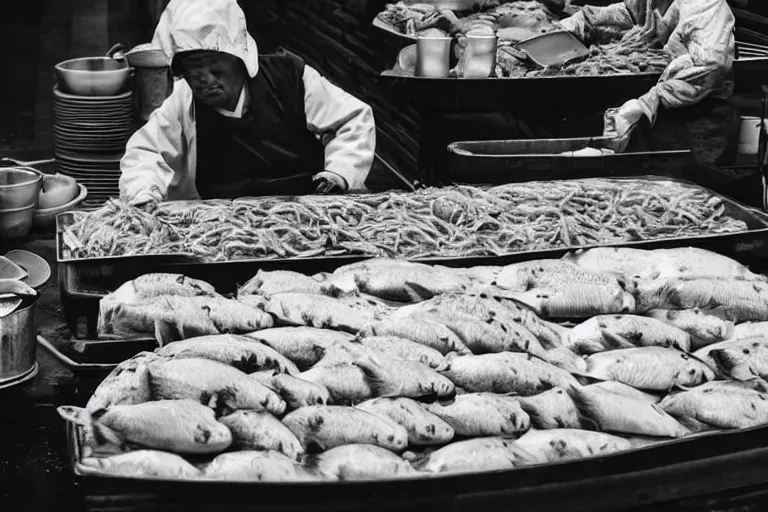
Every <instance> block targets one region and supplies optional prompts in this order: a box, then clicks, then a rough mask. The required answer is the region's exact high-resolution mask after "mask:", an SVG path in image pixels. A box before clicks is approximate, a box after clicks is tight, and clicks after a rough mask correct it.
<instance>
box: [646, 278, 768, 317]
mask: <svg viewBox="0 0 768 512" xmlns="http://www.w3.org/2000/svg"><path fill="white" fill-rule="evenodd" d="M638 293H639V294H642V295H643V297H644V298H643V299H642V300H641V301H640V302H641V303H642V305H643V309H644V310H647V309H716V310H719V311H721V312H722V313H723V314H725V315H727V316H728V318H729V319H731V320H733V321H734V322H736V323H741V322H750V321H766V320H768V283H765V282H762V281H743V280H742V281H740V280H727V281H724V280H720V279H692V280H679V279H678V280H657V281H655V282H649V283H642V284H641V285H638Z"/></svg>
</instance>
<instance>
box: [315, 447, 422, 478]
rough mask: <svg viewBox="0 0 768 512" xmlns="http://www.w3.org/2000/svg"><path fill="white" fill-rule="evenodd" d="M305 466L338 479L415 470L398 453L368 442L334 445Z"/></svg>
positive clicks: (404, 473) (402, 474)
mask: <svg viewBox="0 0 768 512" xmlns="http://www.w3.org/2000/svg"><path fill="white" fill-rule="evenodd" d="M307 466H308V467H312V468H317V469H318V470H319V471H320V472H322V473H323V474H327V475H333V476H334V477H335V478H336V479H338V480H380V479H389V478H402V477H408V476H414V474H415V473H416V470H415V469H413V467H412V466H411V465H410V464H409V463H408V462H406V461H404V460H403V459H402V458H401V457H399V456H398V455H396V454H394V453H392V452H391V451H389V450H385V449H384V448H381V447H379V446H375V445H370V444H348V445H344V446H337V447H335V448H331V449H330V450H328V451H326V452H323V453H321V454H317V455H314V456H313V457H312V458H311V459H310V460H308V461H307Z"/></svg>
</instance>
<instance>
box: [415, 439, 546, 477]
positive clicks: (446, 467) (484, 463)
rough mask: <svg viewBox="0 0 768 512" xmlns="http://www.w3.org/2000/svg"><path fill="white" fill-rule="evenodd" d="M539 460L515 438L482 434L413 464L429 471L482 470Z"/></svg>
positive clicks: (514, 465)
mask: <svg viewBox="0 0 768 512" xmlns="http://www.w3.org/2000/svg"><path fill="white" fill-rule="evenodd" d="M536 463H538V459H537V458H536V457H535V456H534V455H531V454H530V453H528V452H526V451H525V450H523V449H522V448H521V447H520V446H518V445H517V443H516V442H515V440H514V439H511V438H503V437H481V438H477V439H469V440H467V441H459V442H456V443H451V444H449V445H448V446H445V447H444V448H440V449H439V450H437V451H434V452H432V453H430V454H429V455H427V456H425V457H423V458H420V459H417V460H416V461H414V462H413V466H414V467H415V468H416V469H417V470H419V471H423V472H425V473H478V472H487V471H499V470H505V469H514V468H517V467H522V466H526V465H530V464H536Z"/></svg>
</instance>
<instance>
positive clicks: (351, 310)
mask: <svg viewBox="0 0 768 512" xmlns="http://www.w3.org/2000/svg"><path fill="white" fill-rule="evenodd" d="M266 311H267V312H268V313H270V314H272V315H274V317H275V318H276V319H277V321H278V322H279V323H280V324H282V325H298V326H301V325H304V326H307V327H318V328H326V329H335V330H340V331H345V332H350V333H357V332H358V331H359V330H360V329H362V328H363V327H365V325H366V324H368V323H370V322H373V321H374V320H376V318H375V316H374V315H372V314H371V312H370V311H368V310H367V309H363V308H356V307H353V306H350V305H349V304H347V303H345V302H343V301H340V300H338V299H334V298H332V297H326V296H323V295H310V294H305V293H280V294H277V295H272V296H271V297H270V298H269V301H268V302H267V306H266ZM253 330H254V331H255V330H256V329H253Z"/></svg>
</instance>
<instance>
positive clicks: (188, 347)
mask: <svg viewBox="0 0 768 512" xmlns="http://www.w3.org/2000/svg"><path fill="white" fill-rule="evenodd" d="M157 354H158V355H160V356H165V357H173V358H176V359H188V358H202V359H209V360H211V361H218V362H220V363H224V364H226V365H229V366H232V367H234V368H237V369H238V370H240V371H242V372H244V373H253V372H257V371H262V370H277V371H279V372H281V373H288V374H290V375H298V373H299V369H298V368H297V367H296V365H295V364H293V362H292V361H291V360H290V359H288V358H286V357H285V356H283V355H282V354H280V353H278V352H277V351H276V350H275V349H273V348H271V347H269V346H267V345H264V344H262V343H259V342H258V341H256V340H254V339H253V338H249V337H247V336H239V335H236V334H220V335H214V336H200V337H197V338H190V339H188V340H183V341H176V342H173V343H171V344H169V345H166V346H164V347H162V348H160V349H159V350H157Z"/></svg>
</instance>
